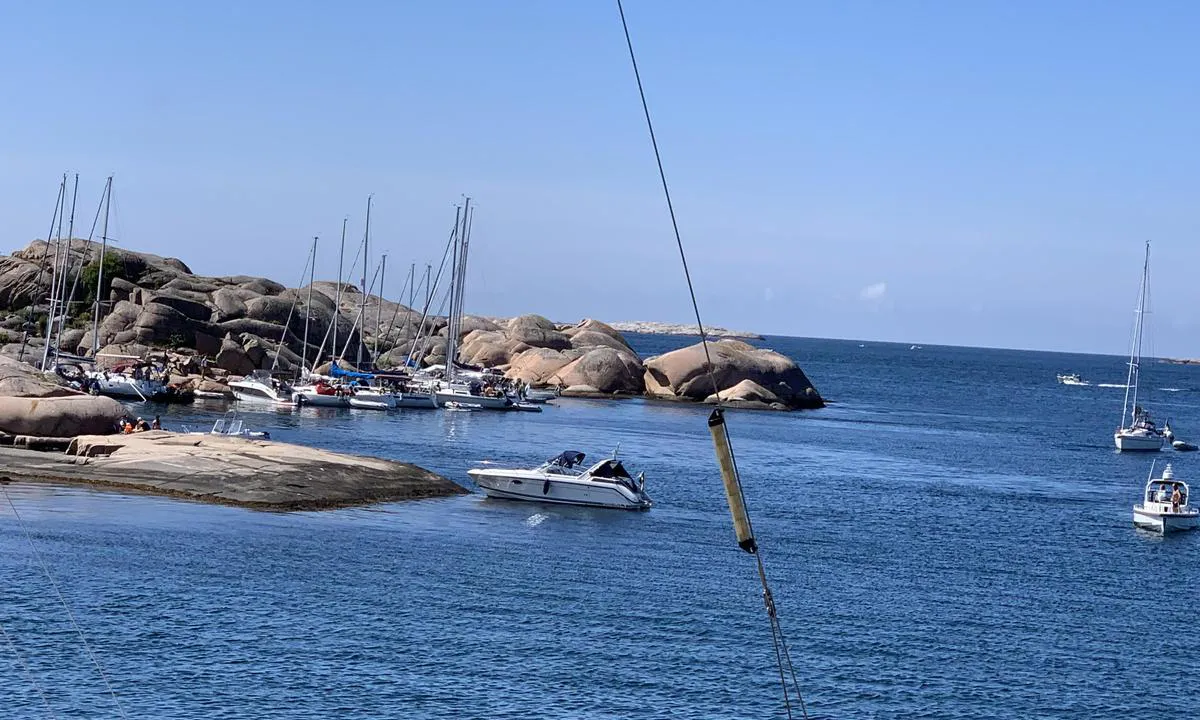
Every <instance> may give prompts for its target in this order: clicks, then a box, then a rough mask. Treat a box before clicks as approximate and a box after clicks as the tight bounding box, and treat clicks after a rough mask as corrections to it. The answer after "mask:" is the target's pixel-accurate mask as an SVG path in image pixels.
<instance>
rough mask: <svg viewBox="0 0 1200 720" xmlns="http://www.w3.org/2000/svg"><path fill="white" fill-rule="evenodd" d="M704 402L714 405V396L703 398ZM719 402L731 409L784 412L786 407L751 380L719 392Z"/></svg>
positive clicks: (774, 395)
mask: <svg viewBox="0 0 1200 720" xmlns="http://www.w3.org/2000/svg"><path fill="white" fill-rule="evenodd" d="M704 402H706V403H708V404H710V405H715V404H716V402H717V396H716V395H715V394H713V395H709V396H708V397H706V398H704ZM721 402H722V403H723V404H725V405H729V406H731V407H742V408H759V409H776V410H786V409H787V405H786V404H784V403H783V402H782V401H780V399H779V396H778V395H776V394H775V393H773V392H771V391H770V390H768V389H766V388H765V387H763V386H762V385H759V384H758V383H756V382H754V381H753V380H743V381H741V382H740V383H738V384H737V385H734V386H733V387H731V388H728V389H726V390H722V391H721Z"/></svg>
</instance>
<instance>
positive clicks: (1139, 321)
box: [1121, 241, 1150, 428]
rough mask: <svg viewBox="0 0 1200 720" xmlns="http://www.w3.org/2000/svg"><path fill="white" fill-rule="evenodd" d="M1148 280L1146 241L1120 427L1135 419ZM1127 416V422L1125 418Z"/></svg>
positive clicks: (1133, 421)
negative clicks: (1131, 401) (1130, 394)
mask: <svg viewBox="0 0 1200 720" xmlns="http://www.w3.org/2000/svg"><path fill="white" fill-rule="evenodd" d="M1149 282H1150V243H1149V241H1147V242H1146V257H1145V260H1144V261H1143V263H1142V286H1141V289H1140V290H1139V292H1138V306H1137V310H1136V311H1135V317H1134V320H1133V343H1132V346H1131V347H1130V350H1129V374H1128V375H1127V376H1126V379H1125V405H1124V407H1122V408H1121V427H1122V428H1130V427H1133V426H1134V423H1135V422H1136V420H1137V406H1138V405H1137V403H1138V379H1139V378H1138V376H1139V374H1140V373H1141V364H1142V327H1143V323H1144V322H1145V315H1146V293H1147V291H1148V289H1149ZM1130 389H1132V390H1133V408H1132V409H1130V403H1129V400H1130V397H1129V391H1130ZM1127 416H1128V417H1129V424H1128V425H1126V424H1125V418H1126V417H1127Z"/></svg>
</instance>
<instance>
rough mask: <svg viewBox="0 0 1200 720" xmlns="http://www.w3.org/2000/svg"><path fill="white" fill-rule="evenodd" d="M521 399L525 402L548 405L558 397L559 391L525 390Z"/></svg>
mask: <svg viewBox="0 0 1200 720" xmlns="http://www.w3.org/2000/svg"><path fill="white" fill-rule="evenodd" d="M521 397H522V398H523V399H524V400H525V402H531V403H538V404H541V403H547V402H550V401H551V400H554V399H555V398H557V397H558V390H557V389H555V388H525V390H524V391H522V393H521Z"/></svg>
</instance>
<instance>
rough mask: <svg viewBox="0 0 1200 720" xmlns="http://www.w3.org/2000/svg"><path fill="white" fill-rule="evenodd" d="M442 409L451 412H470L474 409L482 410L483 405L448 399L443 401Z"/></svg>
mask: <svg viewBox="0 0 1200 720" xmlns="http://www.w3.org/2000/svg"><path fill="white" fill-rule="evenodd" d="M442 409H443V410H449V411H451V412H470V411H472V410H482V409H483V406H482V405H478V404H476V403H464V402H458V401H456V400H447V401H446V402H444V403H442Z"/></svg>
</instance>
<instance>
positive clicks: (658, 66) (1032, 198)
mask: <svg viewBox="0 0 1200 720" xmlns="http://www.w3.org/2000/svg"><path fill="white" fill-rule="evenodd" d="M684 8H686V12H681V11H680V10H681V9H684ZM626 13H627V16H628V18H629V22H630V26H631V32H632V34H633V40H634V43H635V46H636V47H637V50H638V52H639V62H640V64H641V66H642V72H643V79H644V80H645V83H646V91H647V95H648V99H649V102H650V106H651V111H652V112H653V113H654V115H655V121H656V125H657V130H658V134H659V142H660V145H661V147H662V150H663V154H664V162H665V165H666V170H667V174H668V177H669V179H670V181H671V183H672V189H673V192H674V194H675V200H676V209H677V212H678V215H679V220H680V226H681V230H682V232H683V236H684V242H685V246H686V248H687V250H688V258H689V264H690V265H691V269H692V273H693V278H694V279H695V281H696V283H697V287H696V289H697V294H698V299H699V301H700V304H701V311H702V313H703V315H704V320H705V323H706V324H712V325H719V326H724V327H728V328H731V329H734V330H745V331H751V332H758V333H762V334H783V335H789V336H795V337H828V338H847V339H854V338H857V339H858V341H859V342H899V343H916V344H929V345H934V344H939V345H956V346H967V347H992V348H1014V349H1037V350H1048V351H1063V352H1085V353H1099V354H1105V355H1118V356H1119V355H1122V354H1127V353H1128V346H1129V339H1130V334H1131V330H1132V323H1133V307H1134V302H1135V300H1136V294H1137V281H1138V275H1139V272H1140V267H1141V253H1142V244H1143V243H1144V242H1145V240H1147V239H1149V240H1152V241H1154V254H1153V257H1152V269H1151V272H1152V288H1153V298H1152V299H1153V307H1154V309H1155V312H1154V314H1153V315H1151V320H1150V322H1149V326H1148V336H1147V343H1146V347H1145V354H1146V355H1153V356H1157V357H1200V320H1197V319H1196V318H1195V317H1194V316H1193V313H1192V312H1191V311H1190V310H1189V309H1190V308H1194V307H1197V306H1198V305H1200V284H1196V283H1194V282H1192V281H1191V268H1193V267H1197V266H1200V243H1196V242H1194V241H1192V240H1191V235H1193V234H1195V232H1196V229H1197V224H1198V223H1197V219H1196V217H1195V213H1194V211H1193V210H1192V208H1193V207H1194V205H1195V203H1194V195H1195V192H1194V186H1195V179H1194V168H1195V167H1196V166H1197V164H1198V163H1197V161H1200V148H1198V147H1197V146H1196V144H1195V143H1190V142H1188V140H1189V139H1190V137H1191V135H1192V131H1191V128H1190V120H1191V118H1193V117H1195V115H1196V112H1197V110H1200V90H1197V88H1196V86H1195V83H1194V82H1192V81H1191V79H1190V77H1189V76H1188V69H1189V68H1190V67H1191V65H1190V64H1189V62H1188V60H1189V55H1188V52H1189V49H1190V43H1191V38H1190V32H1189V31H1190V28H1193V27H1196V26H1197V22H1198V21H1200V6H1197V7H1193V6H1192V5H1191V4H1188V3H1162V4H1156V5H1154V6H1152V7H1134V6H1132V5H1130V6H1118V5H1110V6H1096V5H1094V4H1090V3H1085V2H1082V1H1071V2H1068V1H1065V0H1064V1H1060V2H1053V3H1050V4H1048V5H1045V6H1038V7H1016V6H1012V5H1010V4H1005V3H1001V2H979V3H972V4H970V5H969V6H963V5H959V4H953V3H939V4H937V5H936V11H935V10H934V9H930V10H928V11H927V12H924V13H921V12H917V11H915V10H914V9H913V8H911V7H903V6H886V5H885V6H880V5H878V4H871V3H865V2H848V3H843V4H838V5H836V6H822V5H814V6H794V5H792V4H789V3H782V2H770V3H767V4H764V5H763V6H761V8H760V9H759V10H758V11H756V12H754V13H730V12H729V11H728V8H727V7H726V6H722V5H719V4H717V3H714V2H708V1H705V2H697V3H688V4H686V5H684V4H682V3H679V2H663V3H648V2H639V1H636V0H635V1H633V2H629V3H627V5H626ZM4 14H5V16H6V22H5V23H3V26H2V27H0V60H3V61H4V62H5V63H6V65H7V66H8V67H9V68H10V69H12V71H10V72H9V73H7V74H6V75H5V77H4V78H3V79H0V90H2V91H3V94H4V97H5V98H6V100H7V101H8V103H9V105H10V107H17V108H23V109H24V110H23V112H21V113H14V112H10V113H6V114H4V115H3V116H0V164H2V165H0V167H2V169H0V213H2V214H3V216H4V217H5V219H6V222H5V223H4V226H3V230H4V233H5V237H4V243H5V244H6V246H7V247H6V248H5V250H6V251H9V252H11V251H12V250H16V249H18V248H20V247H24V246H25V245H26V244H28V242H29V241H30V240H32V239H34V238H35V237H43V236H45V234H46V226H47V224H48V223H49V220H50V214H51V211H52V209H53V205H54V199H55V193H56V191H57V185H58V182H59V176H60V174H61V173H62V172H63V171H69V172H76V171H77V172H79V173H81V175H82V177H81V187H80V195H79V211H78V214H77V222H76V235H86V231H87V226H89V225H90V222H91V215H92V213H93V212H94V210H95V206H96V202H97V201H98V199H99V194H100V190H101V186H102V184H103V182H104V178H105V177H106V176H107V175H108V174H110V173H111V174H114V175H115V183H114V187H115V189H116V190H115V197H116V201H117V202H116V216H115V218H114V225H113V228H112V232H111V233H110V234H111V235H113V236H114V237H116V238H117V239H118V241H119V243H118V244H119V245H120V246H122V247H127V248H129V249H131V250H139V251H145V252H152V253H156V254H161V255H169V256H175V257H179V258H180V259H182V260H183V261H184V262H186V263H188V265H189V266H190V267H192V269H193V270H194V271H196V272H197V273H200V274H208V275H228V274H237V273H242V274H248V275H262V276H266V277H270V278H272V279H274V280H277V281H279V282H283V283H285V284H287V285H289V286H294V285H296V284H297V281H298V280H299V277H300V274H301V269H302V268H303V266H304V262H305V257H304V255H305V252H306V250H307V245H308V243H309V241H310V240H311V238H312V236H313V235H320V236H321V252H320V261H321V265H320V266H319V269H318V273H317V274H318V277H321V276H324V277H325V278H327V279H331V278H332V276H333V275H334V274H335V273H336V246H337V241H338V237H339V233H340V228H341V223H342V218H343V217H347V216H349V217H350V223H349V233H348V238H347V245H348V248H349V249H348V252H347V256H348V257H353V254H354V248H355V244H356V243H357V241H358V240H359V239H360V237H361V234H362V229H363V227H362V214H363V210H364V206H365V202H366V197H367V195H368V194H370V193H374V197H375V205H374V209H373V211H372V241H373V247H374V248H375V249H373V251H372V254H373V257H374V258H378V254H377V253H378V252H379V251H385V252H388V254H389V260H388V270H389V281H388V285H387V287H386V288H385V295H388V296H389V297H393V298H395V297H397V295H398V291H399V289H400V285H401V283H402V279H401V273H402V272H406V271H407V268H408V266H409V263H410V262H417V263H419V264H420V265H422V266H423V265H424V263H426V262H431V263H436V262H437V260H438V259H439V258H440V256H441V250H442V245H443V243H444V241H445V237H446V233H447V232H448V230H449V227H450V224H451V222H452V221H453V204H454V203H455V202H456V201H458V199H459V198H460V197H461V195H462V194H463V193H466V194H469V195H471V196H472V198H473V202H475V203H477V204H478V208H479V209H478V214H477V216H476V225H475V234H474V244H473V247H472V256H471V267H470V272H469V278H468V288H467V310H468V312H471V313H475V314H481V315H501V316H511V315H517V314H521V313H524V312H536V313H539V314H542V315H546V316H549V317H552V318H554V319H556V320H558V319H564V320H568V319H581V318H583V317H596V318H598V319H601V320H605V321H609V322H619V321H634V320H654V321H660V322H676V323H689V322H690V321H691V320H690V318H691V312H690V304H689V301H688V298H687V290H686V286H685V285H684V282H683V275H682V270H681V269H680V267H679V261H678V256H677V254H676V250H675V247H674V241H673V238H672V236H671V229H670V222H669V219H668V216H667V213H666V208H665V205H664V202H663V199H662V195H661V190H660V189H659V187H658V179H657V176H656V174H655V168H654V159H653V155H652V153H651V149H650V145H649V140H648V138H647V136H646V133H645V128H644V125H643V120H642V117H641V109H640V106H639V105H638V100H637V90H636V86H635V85H634V81H633V77H632V72H631V70H630V68H629V63H628V58H627V57H626V56H625V54H624V53H625V48H624V38H623V36H622V34H621V28H620V23H619V20H618V18H617V16H616V10H615V7H614V6H610V5H609V4H607V3H597V4H578V5H576V4H559V3H552V2H546V1H537V2H530V3H524V4H519V5H513V6H508V5H505V6H504V7H499V6H493V5H492V4H490V3H487V2H483V1H482V0H476V1H470V2H466V3H461V4H458V5H456V6H454V7H443V6H440V5H437V4H428V5H423V4H416V3H409V4H390V3H381V2H368V3H365V4H363V5H361V6H356V8H355V11H354V12H347V11H344V10H336V9H331V8H328V7H326V6H323V5H321V4H318V3H313V2H298V3H289V4H287V5H283V4H276V3H262V4H257V5H254V6H253V7H243V6H241V5H238V4H233V3H224V4H223V3H214V4H207V5H205V6H203V7H199V6H196V7H190V6H178V7H176V6H173V5H171V6H161V5H158V4H155V3H148V2H144V3H140V2H131V3H126V4H121V5H119V6H115V7H101V6H92V5H91V4H88V3H83V2H75V3H66V4H65V5H56V6H53V7H42V6H37V5H28V6H12V7H10V8H8V9H6V11H5V13H4ZM764 16H770V17H772V18H773V20H772V22H771V24H770V25H767V26H764V25H763V23H762V22H761V19H762V17H764ZM451 29H452V31H451ZM47 38H53V39H54V43H53V45H54V48H55V52H52V53H48V52H46V47H47V45H46V42H47ZM80 218H82V220H81V219H80ZM81 225H82V226H83V227H82V230H81V229H80V226H81ZM322 268H323V269H324V271H322V270H321V269H322Z"/></svg>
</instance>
